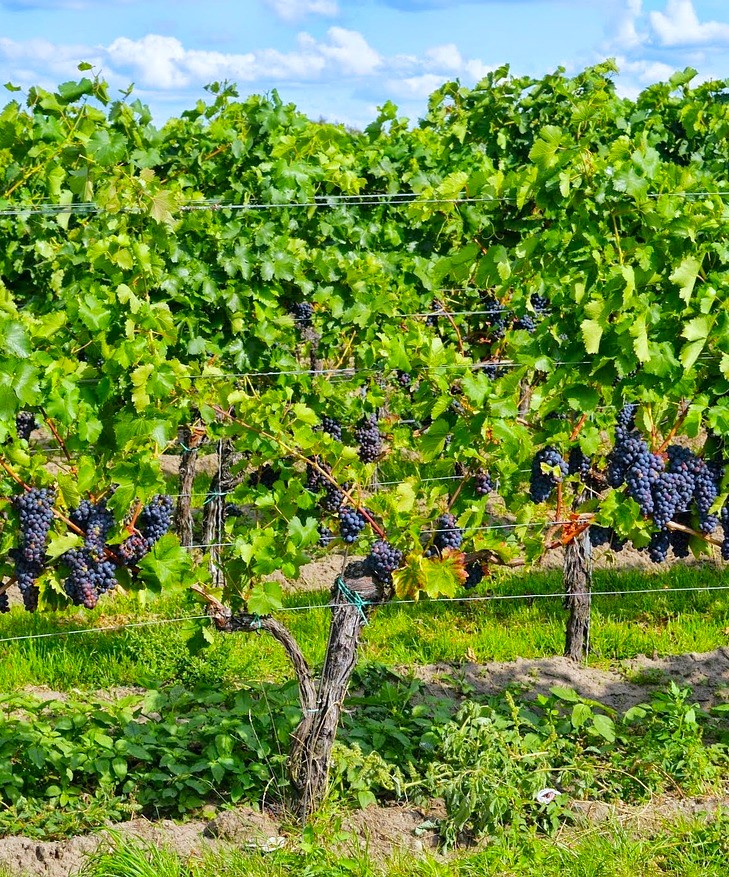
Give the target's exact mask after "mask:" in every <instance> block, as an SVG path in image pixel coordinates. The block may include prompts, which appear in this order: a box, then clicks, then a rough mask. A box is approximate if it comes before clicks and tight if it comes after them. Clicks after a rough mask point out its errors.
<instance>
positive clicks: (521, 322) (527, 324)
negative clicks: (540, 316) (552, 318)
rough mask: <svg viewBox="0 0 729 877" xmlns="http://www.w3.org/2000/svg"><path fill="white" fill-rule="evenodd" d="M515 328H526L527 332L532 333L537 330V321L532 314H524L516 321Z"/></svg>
mask: <svg viewBox="0 0 729 877" xmlns="http://www.w3.org/2000/svg"><path fill="white" fill-rule="evenodd" d="M514 328H515V329H524V331H525V332H528V333H529V334H530V335H532V334H533V333H534V332H535V331H536V328H537V321H536V320H535V319H534V317H533V316H532V315H531V314H523V315H522V316H521V317H518V318H517V319H516V320H515V321H514Z"/></svg>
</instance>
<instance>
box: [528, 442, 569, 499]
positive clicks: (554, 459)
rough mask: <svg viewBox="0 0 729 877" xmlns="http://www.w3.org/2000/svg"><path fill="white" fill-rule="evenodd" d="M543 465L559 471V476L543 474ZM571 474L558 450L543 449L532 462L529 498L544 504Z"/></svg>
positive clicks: (548, 473) (549, 473)
mask: <svg viewBox="0 0 729 877" xmlns="http://www.w3.org/2000/svg"><path fill="white" fill-rule="evenodd" d="M542 463H544V465H545V466H549V468H550V469H552V470H553V469H558V470H559V473H560V474H559V475H558V476H555V475H553V474H552V472H543V471H542ZM568 474H569V467H568V465H567V463H566V462H565V461H564V459H563V458H562V455H561V454H560V453H559V451H558V450H556V449H555V448H552V447H546V448H542V450H541V451H538V452H537V453H536V455H535V457H534V460H533V461H532V472H531V479H530V482H529V496H530V497H531V500H532V502H544V500H545V499H548V498H549V497H550V496H551V494H552V491H553V490H554V488H555V487H556V486H557V484H559V483H560V482H561V481H562V479H563V478H564V477H565V476H566V475H568Z"/></svg>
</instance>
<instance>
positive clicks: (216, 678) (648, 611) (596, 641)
mask: <svg viewBox="0 0 729 877" xmlns="http://www.w3.org/2000/svg"><path fill="white" fill-rule="evenodd" d="M725 583H726V579H725V577H724V572H723V570H722V569H721V568H717V567H714V566H712V565H709V564H707V565H692V566H679V565H676V566H674V567H672V568H670V569H668V570H666V571H659V572H656V573H648V572H645V571H642V570H628V571H622V572H618V571H599V572H597V573H596V575H595V591H601V590H602V591H614V590H619V591H624V590H625V591H636V590H640V589H643V588H646V587H647V588H656V589H665V592H661V593H658V594H635V595H628V596H617V597H615V596H606V597H599V596H597V597H596V598H595V600H594V604H593V633H592V655H591V658H590V661H591V663H592V664H595V665H599V666H607V665H608V664H609V663H610V662H611V661H614V660H617V659H621V658H628V657H633V656H635V655H636V654H639V653H643V654H648V655H651V654H653V653H654V652H656V653H658V654H659V655H668V654H678V653H682V652H687V651H709V650H711V649H714V648H717V647H719V646H722V645H725V644H726V643H727V640H728V637H727V630H728V629H729V590H728V591H707V592H704V593H684V592H676V591H674V592H672V591H671V589H675V588H690V587H717V586H718V587H721V586H724V585H725ZM486 588H491V591H492V592H493V593H494V594H496V595H506V594H519V595H525V594H529V593H532V594H539V593H552V594H555V597H554V598H536V599H533V600H527V599H516V600H503V601H494V602H471V603H451V604H448V603H435V602H421V603H419V604H415V605H413V604H404V605H390V606H385V607H382V608H380V609H379V610H378V611H377V612H376V613H375V615H374V617H373V618H372V620H371V623H370V624H369V625H368V627H367V629H366V631H365V634H364V643H363V648H362V651H361V655H362V658H363V659H364V660H371V661H376V662H379V663H382V664H386V665H389V666H393V665H408V664H423V663H437V662H459V661H463V660H466V659H467V655H469V656H470V655H473V656H475V659H476V660H477V661H480V662H484V661H493V660H500V661H509V660H513V659H514V658H517V657H523V658H536V657H544V656H550V655H558V654H561V653H562V650H563V641H564V621H565V616H564V610H563V609H562V605H561V599H559V594H560V589H561V575H560V574H559V572H540V573H530V574H526V575H514V574H511V575H505V574H501V575H499V576H496V577H494V579H492V580H491V581H490V582H488V583H485V584H484V585H482V586H481V588H480V589H479V591H478V592H476V595H477V596H478V595H479V594H484V593H486ZM327 600H328V597H327V595H326V594H300V595H298V596H297V597H293V598H290V599H289V600H288V601H287V606H289V607H295V606H297V605H309V604H316V605H317V606H320V607H321V608H316V609H309V610H306V611H295V612H287V613H282V618H284V619H285V621H286V622H287V624H289V625H290V627H291V629H292V630H293V632H294V634H295V635H296V636H297V638H299V640H300V642H301V643H302V645H303V648H304V650H305V653H306V654H307V656H308V657H309V658H310V660H311V661H312V662H313V663H315V664H316V663H318V662H320V661H321V660H322V658H323V654H324V649H325V647H326V637H327V628H328V621H329V613H328V610H327V609H326V602H327ZM199 612H200V607H199V605H198V604H195V603H193V602H192V601H190V600H189V599H187V598H185V597H180V596H178V597H174V598H173V597H167V598H163V599H161V600H159V601H158V602H157V603H154V604H151V605H150V606H149V607H147V608H140V607H139V606H138V605H137V604H135V603H134V602H133V601H131V600H130V599H128V598H117V599H115V600H107V601H105V602H104V603H103V605H102V606H101V608H99V609H96V610H95V611H93V612H86V613H80V612H73V613H72V612H64V613H58V614H56V615H52V614H46V615H30V614H28V613H25V612H23V611H22V610H21V609H15V610H13V612H11V613H10V614H9V615H6V616H3V617H2V618H0V640H2V639H4V638H5V637H12V636H27V635H35V634H45V633H58V632H62V631H69V630H72V629H79V628H83V627H93V626H103V625H107V624H118V623H126V622H137V621H145V620H149V619H150V618H177V617H179V616H183V615H187V614H198V613H199ZM183 627H184V625H181V624H179V623H173V624H163V625H158V626H150V627H138V628H132V629H127V630H123V631H99V632H94V633H84V634H80V635H70V636H53V637H48V638H42V639H30V640H22V641H18V642H10V643H8V642H0V691H14V690H17V689H19V688H24V687H26V686H29V685H45V686H49V687H51V688H54V689H57V690H68V689H71V688H85V689H100V688H108V687H110V686H118V685H143V686H150V687H153V686H157V685H159V684H161V683H164V682H168V681H180V682H183V683H184V684H187V685H190V684H195V683H197V682H205V683H210V684H221V685H226V686H229V685H235V684H237V683H239V682H241V681H246V682H258V681H281V680H282V679H285V678H288V677H289V675H290V674H289V668H288V666H287V663H286V659H285V657H284V655H283V653H282V651H281V649H280V648H279V647H278V645H277V644H276V643H275V642H274V641H273V640H271V639H270V638H269V637H266V636H257V635H230V636H223V635H220V636H218V637H216V641H215V643H214V645H213V646H212V647H211V648H210V649H208V650H207V651H206V652H205V653H204V654H202V655H200V656H197V657H191V656H190V654H189V652H188V649H187V646H186V642H185V637H186V635H187V634H186V632H185V631H184V630H183ZM188 633H189V631H188Z"/></svg>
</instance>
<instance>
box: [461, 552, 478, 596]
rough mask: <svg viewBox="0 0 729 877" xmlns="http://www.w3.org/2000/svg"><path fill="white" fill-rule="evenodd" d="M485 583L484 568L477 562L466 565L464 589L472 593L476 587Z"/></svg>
mask: <svg viewBox="0 0 729 877" xmlns="http://www.w3.org/2000/svg"><path fill="white" fill-rule="evenodd" d="M482 581H483V567H482V566H481V564H480V563H479V562H478V561H477V560H473V561H471V563H469V564H466V581H465V582H464V583H463V587H464V588H465V589H466V590H467V591H470V590H472V589H473V588H475V587H476V585H479V584H481V582H482Z"/></svg>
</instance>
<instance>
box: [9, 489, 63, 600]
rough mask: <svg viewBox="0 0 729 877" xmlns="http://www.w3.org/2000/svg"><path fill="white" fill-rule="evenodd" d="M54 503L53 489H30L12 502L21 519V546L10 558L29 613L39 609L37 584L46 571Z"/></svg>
mask: <svg viewBox="0 0 729 877" xmlns="http://www.w3.org/2000/svg"><path fill="white" fill-rule="evenodd" d="M55 499H56V491H55V489H54V488H45V487H43V488H38V487H32V488H31V489H30V490H27V491H26V492H25V493H22V494H21V495H20V496H17V497H15V499H14V500H13V505H14V506H15V508H16V509H17V511H18V517H19V518H20V545H19V546H18V547H17V548H15V549H12V550H11V552H10V556H11V557H12V558H13V560H14V561H15V579H16V581H17V583H18V587H19V588H20V593H21V594H22V596H23V603H24V605H25V608H26V609H27V610H28V611H29V612H34V611H35V609H36V608H37V607H38V594H39V592H38V586H37V585H36V580H37V579H38V577H39V576H40V575H41V573H42V572H43V569H44V567H45V561H46V545H47V544H48V534H49V532H50V529H51V524H52V523H53V503H54V502H55Z"/></svg>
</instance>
